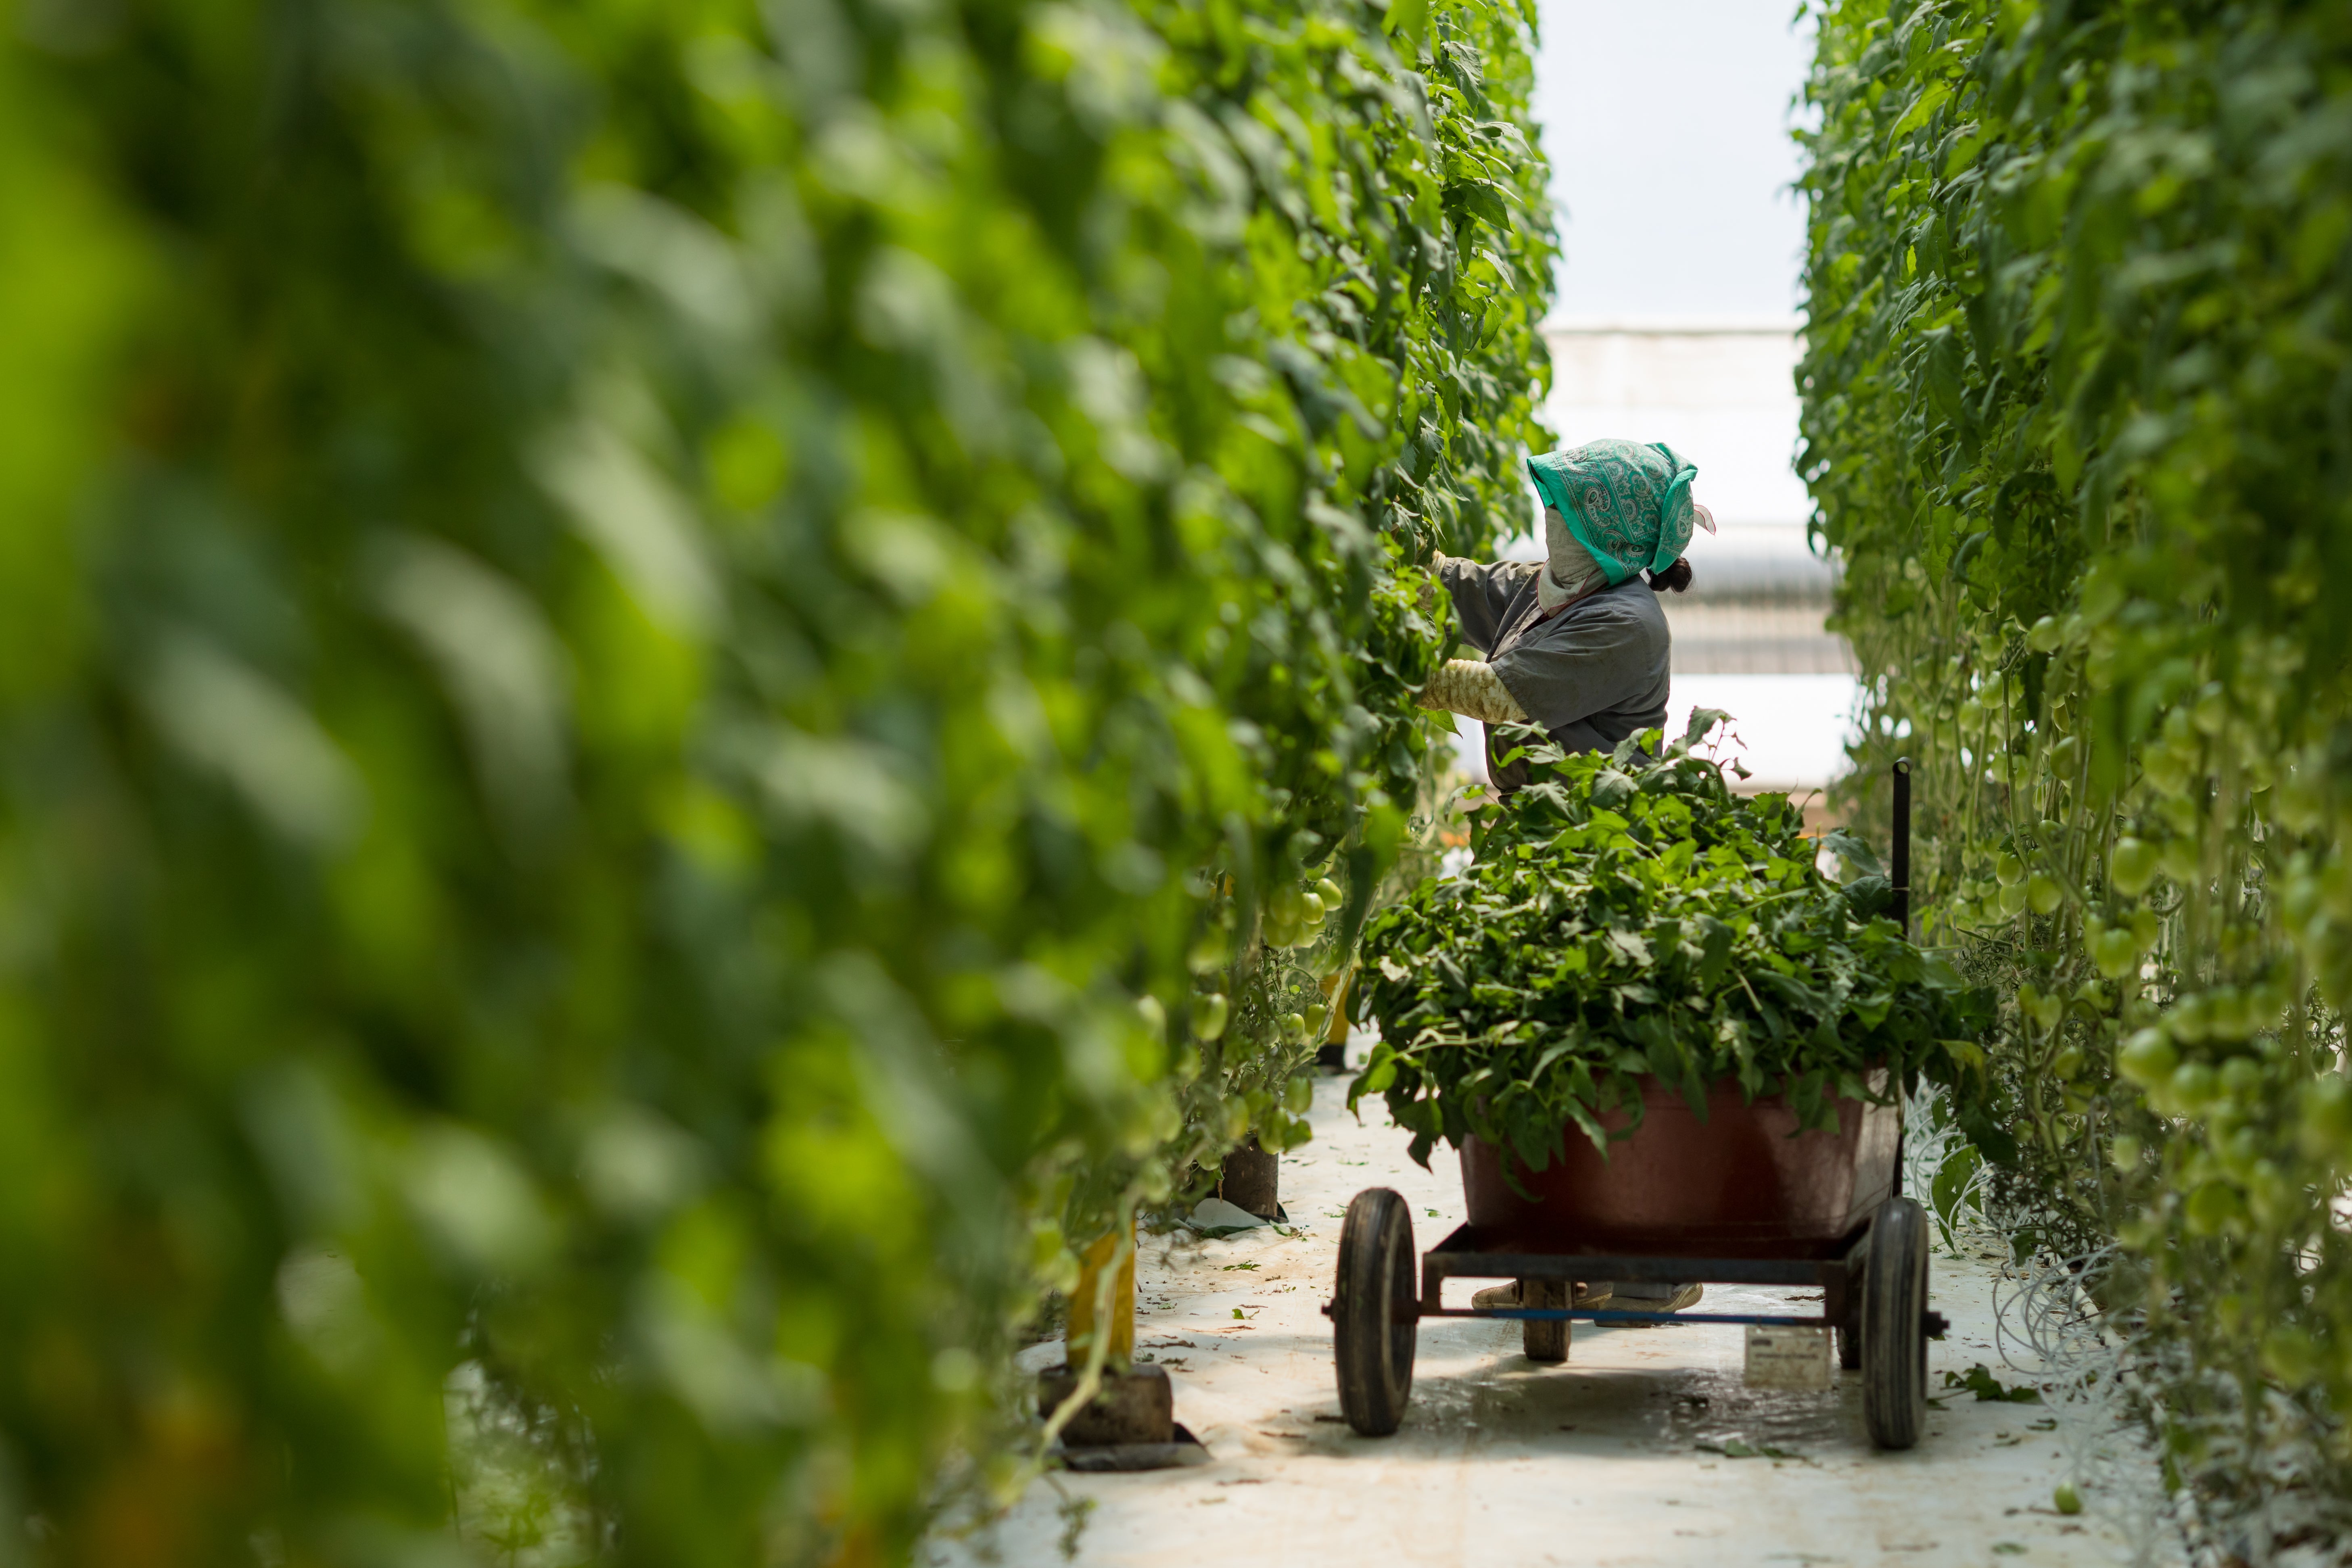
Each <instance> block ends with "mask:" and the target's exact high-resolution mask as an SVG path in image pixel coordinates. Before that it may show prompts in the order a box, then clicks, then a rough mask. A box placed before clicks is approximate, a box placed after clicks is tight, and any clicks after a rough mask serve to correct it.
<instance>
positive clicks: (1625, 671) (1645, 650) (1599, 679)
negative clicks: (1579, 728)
mask: <svg viewBox="0 0 2352 1568" xmlns="http://www.w3.org/2000/svg"><path fill="white" fill-rule="evenodd" d="M1643 592H1644V593H1647V592H1648V590H1647V589H1643ZM1652 621H1656V622H1657V623H1658V624H1657V625H1655V626H1653V625H1652V624H1651V623H1652ZM1667 648H1668V642H1667V637H1666V634H1665V632H1664V620H1663V617H1660V616H1656V615H1655V614H1654V613H1653V614H1652V615H1651V616H1646V617H1645V616H1642V615H1640V614H1638V613H1633V612H1632V611H1630V610H1628V609H1626V608H1623V607H1621V606H1617V605H1602V604H1595V605H1593V606H1592V608H1591V610H1590V611H1588V612H1587V613H1585V614H1582V615H1578V614H1575V613H1573V612H1571V613H1570V614H1567V615H1563V616H1559V617H1558V618H1557V619H1555V620H1553V621H1551V622H1549V623H1547V624H1546V625H1544V626H1538V627H1537V628H1536V629H1535V631H1534V632H1533V633H1531V634H1530V635H1529V636H1528V637H1525V638H1523V639H1522V640H1520V641H1518V642H1516V643H1514V644H1513V645H1512V646H1511V647H1510V648H1509V649H1508V650H1507V651H1506V652H1505V653H1503V654H1502V655H1501V656H1500V657H1498V658H1496V660H1495V661H1494V663H1493V664H1492V665H1491V666H1490V667H1489V668H1492V669H1493V670H1494V672H1495V674H1496V676H1497V677H1498V678H1500V679H1501V681H1502V683H1503V686H1504V687H1505V689H1507V690H1508V691H1509V692H1510V694H1511V695H1512V696H1513V697H1514V698H1516V699H1517V701H1518V704H1519V706H1520V707H1521V708H1523V709H1525V710H1527V711H1528V713H1529V714H1530V715H1532V716H1533V717H1534V720H1535V721H1536V722H1537V723H1538V724H1540V725H1542V726H1543V727H1544V728H1545V729H1546V730H1548V731H1549V730H1559V729H1561V728H1563V727H1565V726H1567V725H1570V724H1574V723H1577V722H1578V721H1581V720H1584V719H1589V718H1591V716H1592V715H1593V714H1595V713H1605V712H1609V711H1611V710H1615V709H1618V708H1621V707H1623V706H1625V705H1626V704H1628V703H1632V702H1635V701H1637V700H1642V699H1643V697H1644V694H1645V693H1648V692H1650V691H1652V690H1654V689H1657V687H1658V685H1659V682H1660V681H1661V679H1663V677H1664V672H1665V668H1666V662H1667Z"/></svg>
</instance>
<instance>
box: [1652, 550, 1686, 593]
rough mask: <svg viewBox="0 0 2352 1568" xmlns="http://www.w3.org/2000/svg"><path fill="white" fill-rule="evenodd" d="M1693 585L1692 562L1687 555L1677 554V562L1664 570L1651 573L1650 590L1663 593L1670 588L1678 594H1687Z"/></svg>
mask: <svg viewBox="0 0 2352 1568" xmlns="http://www.w3.org/2000/svg"><path fill="white" fill-rule="evenodd" d="M1690 585H1691V563H1690V557H1689V556H1687V555H1677V556H1675V563H1674V564H1673V565H1671V566H1669V567H1667V568H1666V569H1665V570H1664V571H1663V572H1653V573H1651V574H1650V592H1651V593H1653V594H1663V593H1664V592H1665V591H1666V590H1668V589H1669V588H1671V589H1673V590H1674V591H1675V593H1677V594H1687V593H1689V592H1690Z"/></svg>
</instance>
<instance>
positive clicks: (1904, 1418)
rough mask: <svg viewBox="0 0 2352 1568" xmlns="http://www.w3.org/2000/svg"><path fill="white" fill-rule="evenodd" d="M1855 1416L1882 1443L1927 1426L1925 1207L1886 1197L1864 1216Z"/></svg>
mask: <svg viewBox="0 0 2352 1568" xmlns="http://www.w3.org/2000/svg"><path fill="white" fill-rule="evenodd" d="M1862 1421H1863V1425H1864V1427H1866V1428H1867V1429H1868V1430H1869V1433H1870V1440H1871V1441H1872V1442H1873V1443H1875V1444H1877V1445H1878V1446H1879V1447H1882V1448H1908V1447H1912V1446H1913V1445H1914V1444H1916V1443H1917V1442H1918V1441H1919V1435H1920V1434H1921V1433H1922V1432H1923V1431H1925V1430H1926V1429H1927V1211H1926V1210H1925V1209H1923V1208H1921V1207H1920V1206H1919V1205H1917V1204H1916V1203H1913V1202H1912V1201H1911V1200H1910V1199H1909V1198H1889V1199H1887V1200H1886V1201H1885V1203H1884V1204H1881V1205H1879V1208H1878V1213H1877V1214H1876V1215H1874V1216H1873V1217H1872V1219H1871V1222H1870V1252H1869V1255H1868V1257H1867V1258H1865V1259H1864V1262H1863V1268H1862Z"/></svg>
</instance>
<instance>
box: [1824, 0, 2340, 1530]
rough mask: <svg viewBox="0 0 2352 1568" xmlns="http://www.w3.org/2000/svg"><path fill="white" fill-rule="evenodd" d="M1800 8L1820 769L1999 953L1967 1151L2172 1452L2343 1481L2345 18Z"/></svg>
mask: <svg viewBox="0 0 2352 1568" xmlns="http://www.w3.org/2000/svg"><path fill="white" fill-rule="evenodd" d="M1815 9H1816V12H1817V14H1818V15H1819V16H1820V18H1821V25H1822V31H1821V44H1820V55H1819V59H1818V63H1817V65H1816V67H1815V69H1814V72H1813V75H1812V79H1811V85H1810V87H1809V89H1808V95H1809V97H1810V99H1811V101H1812V102H1813V103H1814V104H1815V105H1817V106H1818V108H1819V110H1820V113H1821V120H1820V125H1819V129H1818V131H1817V132H1811V133H1810V135H1809V142H1810V148H1811V168H1810V171H1809V173H1808V174H1807V175H1806V176H1805V179H1804V182H1803V184H1804V187H1805V189H1806V191H1807V193H1808V195H1809V198H1810V201H1811V255H1810V259H1809V261H1808V264H1807V272H1806V277H1807V283H1808V287H1809V289H1810V294H1811V300H1810V312H1809V313H1810V323H1811V324H1810V326H1809V329H1808V332H1807V338H1806V352H1805V357H1804V361H1803V363H1802V365H1801V370H1800V373H1799V374H1800V384H1801V390H1802V393H1803V396H1804V414H1803V430H1804V442H1805V445H1804V448H1803V454H1802V458H1801V462H1802V465H1803V467H1804V469H1805V473H1806V476H1807V478H1808V479H1809V481H1810V482H1811V487H1812V493H1813V496H1814V498H1815V500H1816V502H1817V504H1818V507H1819V514H1818V527H1819V529H1820V530H1821V532H1822V536H1823V537H1824V539H1825V540H1826V542H1828V543H1829V544H1831V545H1832V546H1834V547H1835V548H1836V549H1837V550H1838V551H1839V552H1841V553H1842V554H1843V558H1844V561H1845V563H1846V577H1845V581H1844V586H1843V591H1842V593H1841V595H1840V599H1839V606H1838V610H1837V614H1836V618H1835V622H1834V624H1835V625H1837V626H1839V627H1841V628H1842V629H1843V631H1844V632H1845V633H1846V635H1847V636H1848V637H1850V638H1852V640H1853V644H1854V647H1855V648H1856V650H1857V652H1858V654H1859V656H1860V658H1861V660H1862V664H1863V668H1864V676H1865V680H1866V682H1867V685H1866V690H1867V693H1868V698H1867V712H1866V726H1865V735H1864V740H1863V742H1861V744H1860V745H1859V746H1858V747H1857V748H1856V749H1855V752H1854V754H1855V758H1856V761H1857V763H1858V767H1857V770H1856V773H1855V774H1854V777H1855V778H1857V779H1874V778H1876V777H1879V776H1883V772H1882V770H1883V767H1884V765H1885V763H1887V762H1888V761H1890V760H1891V759H1892V758H1893V757H1894V756H1895V754H1897V753H1899V752H1907V753H1908V754H1909V755H1910V756H1911V757H1912V758H1913V759H1914V760H1915V763H1916V765H1917V767H1918V770H1919V772H1918V778H1919V797H1920V800H1921V802H1922V806H1923V811H1922V816H1921V826H1922V829H1923V840H1924V841H1923V843H1922V845H1921V855H1920V858H1919V862H1918V865H1919V872H1918V877H1917V880H1918V883H1919V888H1920V897H1921V904H1922V912H1923V914H1924V916H1925V918H1926V919H1927V922H1928V924H1929V928H1930V931H1931V932H1932V933H1933V934H1934V935H1935V936H1936V937H1937V939H1938V940H1944V941H1950V942H1958V943H1960V944H1962V945H1963V946H1964V947H1965V948H1966V949H1967V951H1968V954H1969V956H1968V960H1967V962H1968V963H1969V965H1970V966H1972V967H1974V968H1976V969H1977V971H1978V972H1979V973H1982V974H1985V975H1988V976H1998V977H1999V978H2000V980H2001V982H2002V985H2003V1002H2002V1014H2001V1016H2002V1027H2001V1030H2000V1035H1999V1037H1998V1039H1997V1042H1996V1044H1995V1047H1994V1049H1993V1051H1992V1055H1991V1065H1992V1067H1993V1077H1994V1086H1995V1087H1994V1092H1993V1093H1992V1094H1991V1095H1990V1098H1989V1100H1987V1101H1986V1102H1985V1103H1984V1104H1982V1105H1980V1106H1979V1107H1977V1108H1976V1109H1977V1110H1979V1112H1980V1113H1982V1115H1983V1117H1984V1119H1985V1121H1986V1122H1987V1123H1988V1124H1990V1123H1991V1122H1995V1121H1997V1122H1999V1123H2000V1124H2001V1125H2002V1126H2003V1128H2004V1131H2005V1135H2004V1136H2003V1137H2002V1138H2000V1139H1998V1140H1992V1141H1988V1142H1985V1144H1984V1150H1985V1152H1986V1153H1987V1154H1988V1155H1989V1156H1997V1158H1996V1160H1995V1163H1996V1164H1997V1165H1999V1166H2000V1174H1999V1177H1998V1180H1999V1181H2000V1182H2003V1183H2006V1184H2009V1185H2010V1187H2011V1189H2012V1190H2014V1191H2016V1192H2018V1193H2021V1194H2027V1195H2029V1196H2031V1198H2032V1201H2033V1203H2034V1204H2035V1205H2037V1206H2038V1218H2037V1220H2036V1222H2035V1227H2034V1231H2033V1234H2032V1235H2030V1236H2029V1237H2026V1238H2025V1239H2026V1241H2027V1242H2028V1244H2030V1245H2041V1246H2043V1247H2048V1248H2049V1249H2051V1251H2052V1252H2053V1254H2054V1255H2055V1256H2058V1257H2073V1258H2092V1257H2097V1256H2105V1251H2104V1249H2105V1247H2108V1246H2109V1244H2111V1243H2113V1242H2115V1241H2116V1240H2118V1239H2119V1240H2120V1241H2121V1243H2122V1244H2123V1245H2124V1247H2125V1248H2126V1256H2125V1258H2124V1260H2123V1261H2122V1263H2121V1264H2120V1265H2118V1266H2117V1267H2116V1268H2112V1269H2105V1268H2103V1269H2102V1270H2101V1271H2100V1277H2099V1279H2098V1280H2097V1282H2096V1289H2095V1294H2096V1296H2097V1297H2098V1298H2099V1301H2100V1304H2101V1306H2102V1307H2103V1308H2105V1309H2110V1310H2116V1311H2117V1312H2119V1313H2126V1314H2130V1315H2132V1318H2133V1319H2134V1321H2142V1322H2144V1329H2143V1332H2142V1337H2141V1339H2140V1340H2139V1342H2138V1343H2139V1346H2140V1354H2141V1358H2142V1359H2141V1361H2140V1363H2138V1364H2140V1365H2141V1366H2142V1367H2143V1368H2144V1370H2145V1372H2146V1375H2147V1378H2148V1380H2149V1386H2150V1388H2151V1389H2152V1390H2153V1393H2152V1394H2151V1398H2152V1400H2153V1407H2154V1408H2155V1409H2156V1410H2157V1411H2158V1413H2159V1415H2160V1418H2161V1420H2162V1422H2163V1424H2164V1426H2165V1436H2166V1438H2167V1446H2168V1466H2169V1470H2168V1473H2169V1474H2170V1475H2171V1476H2172V1478H2173V1479H2175V1480H2176V1481H2179V1482H2182V1483H2185V1484H2188V1485H2189V1486H2191V1487H2192V1488H2193V1489H2195V1491H2196V1492H2197V1494H2198V1495H2199V1496H2200V1498H2202V1499H2204V1500H2206V1501H2207V1502H2208V1503H2210V1505H2212V1506H2213V1507H2215V1508H2218V1509H2220V1510H2222V1513H2223V1515H2224V1516H2225V1517H2228V1516H2231V1510H2239V1509H2244V1510H2250V1511H2248V1512H2247V1513H2246V1514H2245V1515H2244V1516H2243V1517H2245V1518H2248V1519H2252V1518H2255V1517H2257V1516H2260V1517H2263V1518H2274V1517H2275V1516H2273V1515H2268V1514H2264V1513H2263V1510H2265V1509H2268V1508H2270V1507H2271V1506H2273V1503H2275V1502H2276V1501H2277V1500H2279V1499H2281V1498H2283V1497H2287V1496H2290V1495H2291V1496H2295V1497H2301V1498H2304V1499H2306V1500H2331V1499H2332V1500H2336V1501H2337V1502H2340V1501H2341V1500H2343V1499H2344V1498H2346V1497H2347V1496H2352V1447H2347V1444H2352V1437H2347V1421H2352V1239H2347V1234H2346V1231H2345V1229H2344V1226H2343V1225H2342V1223H2341V1219H2340V1215H2341V1213H2342V1205H2343V1204H2344V1201H2345V1196H2346V1193H2347V1177H2352V1140H2347V1131H2352V1123H2347V1121H2346V1119H2345V1118H2344V1116H2343V1115H2342V1107H2343V1105H2344V1104H2345V1103H2346V1100H2347V1095H2346V1089H2345V1081H2346V1080H2345V1078H2344V1073H2345V1055H2344V1052H2345V1037H2344V1026H2343V1011H2342V1010H2343V1008H2344V1007H2345V1006H2346V1005H2347V1002H2352V940H2347V933H2352V919H2348V917H2352V861H2347V858H2346V851H2345V849H2344V844H2345V842H2346V837H2347V835H2346V832H2345V827H2346V824H2347V817H2352V795H2347V788H2346V784H2345V782H2344V781H2345V776H2346V774H2345V769H2344V767H2343V758H2344V757H2345V756H2346V755H2347V747H2352V703H2347V698H2348V697H2352V692H2347V686H2346V682H2345V671H2346V670H2347V668H2352V665H2347V658H2346V651H2347V639H2352V615H2347V608H2346V606H2347V605H2352V598H2347V595H2346V594H2345V592H2344V591H2343V590H2344V585H2345V583H2346V580H2347V555H2346V550H2347V539H2352V535H2347V533H2346V531H2345V530H2344V528H2343V526H2342V521H2341V520H2342V518H2343V517H2344V515H2345V508H2346V497H2347V479H2352V469H2347V467H2346V463H2345V454H2346V450H2347V447H2346V437H2345V435H2344V431H2343V428H2342V423H2341V418H2340V410H2341V409H2343V408H2344V407H2345V406H2347V399H2352V362H2347V359H2346V357H2345V355H2344V354H2343V353H2342V349H2341V344H2342V342H2343V341H2344V337H2345V334H2346V330H2347V317H2352V248H2347V246H2346V245H2345V243H2344V240H2345V237H2346V236H2347V233H2352V206H2347V203H2346V199H2345V196H2344V194H2343V193H2344V192H2345V190H2346V188H2347V176H2352V133H2347V125H2352V121H2347V105H2352V87H2347V81H2352V77H2347V68H2352V26H2347V21H2346V18H2345V16H2344V15H2343V14H2342V13H2341V12H2340V11H2338V10H2335V9H2330V8H2326V7H2313V6H2305V5H2289V4H2271V3H2255V0H2249V3H2242V4H2215V5H2165V4H2153V3H2142V0H2126V3H2123V4H2116V5H2085V4H2071V3H2049V4H2037V5H1992V4H1990V3H1978V0H1952V3H1943V0H1931V3H1928V4H1924V5H1916V6H1896V7H1893V8H1889V7H1885V6H1880V5H1862V4H1838V3H1832V4H1830V5H1822V6H1817V7H1816V8H1815ZM1850 804H1852V805H1854V806H1855V807H1856V809H1857V810H1859V811H1862V812H1864V814H1865V816H1866V815H1867V813H1868V811H1869V804H1868V801H1867V799H1866V797H1865V796H1864V795H1856V796H1855V797H1854V798H1853V800H1852V801H1851V802H1850ZM2117 1321H2123V1320H2122V1319H2118V1320H2117ZM2346 1524H2347V1521H2346V1520H2345V1519H2344V1518H2342V1517H2341V1516H2340V1514H2339V1515H2338V1516H2337V1517H2336V1519H2335V1521H2334V1527H2335V1528H2339V1529H2340V1528H2343V1527H2344V1526H2345V1525H2346ZM2264 1528H2268V1526H2264ZM2229 1529H2230V1530H2231V1531H2235V1530H2236V1529H2237V1526H2235V1525H2231V1526H2229ZM2238 1538H2239V1537H2238V1536H2237V1535H2235V1534H2232V1535H2231V1539H2238Z"/></svg>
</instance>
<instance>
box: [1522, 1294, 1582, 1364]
mask: <svg viewBox="0 0 2352 1568" xmlns="http://www.w3.org/2000/svg"><path fill="white" fill-rule="evenodd" d="M1572 1289H1574V1287H1573V1286H1571V1285H1570V1284H1569V1282H1568V1281H1567V1280H1565V1279H1522V1280H1520V1281H1519V1305H1520V1306H1522V1307H1551V1308H1555V1309H1558V1310H1562V1311H1565V1310H1567V1309H1568V1298H1569V1293H1570V1291H1571V1290H1572ZM1570 1326H1571V1325H1570V1323H1569V1321H1568V1320H1567V1319H1566V1318H1561V1319H1559V1320H1558V1321H1552V1322H1545V1321H1538V1320H1537V1319H1534V1318H1528V1319H1524V1320H1522V1321H1520V1323H1519V1343H1520V1345H1521V1346H1522V1347H1523V1348H1524V1349H1525V1350H1526V1351H1527V1352H1528V1360H1529V1361H1566V1360H1567V1359H1568V1336H1569V1330H1570Z"/></svg>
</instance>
